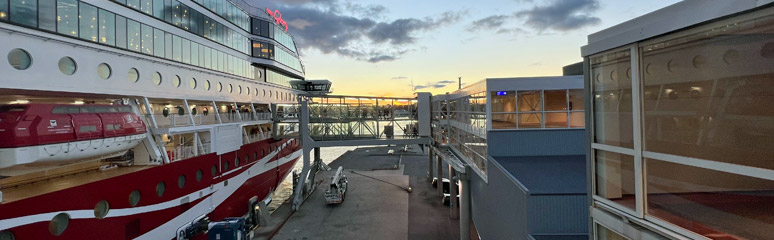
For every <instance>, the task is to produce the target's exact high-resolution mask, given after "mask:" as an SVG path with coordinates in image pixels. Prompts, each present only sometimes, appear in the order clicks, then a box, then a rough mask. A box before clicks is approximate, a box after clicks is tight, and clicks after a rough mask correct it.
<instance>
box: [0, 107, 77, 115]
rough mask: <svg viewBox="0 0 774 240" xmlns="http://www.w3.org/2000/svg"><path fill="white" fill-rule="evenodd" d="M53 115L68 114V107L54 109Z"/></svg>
mask: <svg viewBox="0 0 774 240" xmlns="http://www.w3.org/2000/svg"><path fill="white" fill-rule="evenodd" d="M22 109H23V108H22ZM0 112H2V109H0ZM51 113H55V114H63V113H67V107H54V109H53V110H51Z"/></svg>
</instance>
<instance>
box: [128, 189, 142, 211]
mask: <svg viewBox="0 0 774 240" xmlns="http://www.w3.org/2000/svg"><path fill="white" fill-rule="evenodd" d="M138 203H140V190H134V191H132V193H129V206H132V207H134V206H137V204H138Z"/></svg>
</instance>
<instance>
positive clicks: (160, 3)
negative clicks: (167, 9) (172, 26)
mask: <svg viewBox="0 0 774 240" xmlns="http://www.w3.org/2000/svg"><path fill="white" fill-rule="evenodd" d="M153 16H154V17H156V18H158V19H164V0H153Z"/></svg>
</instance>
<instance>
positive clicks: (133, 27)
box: [126, 19, 142, 52]
mask: <svg viewBox="0 0 774 240" xmlns="http://www.w3.org/2000/svg"><path fill="white" fill-rule="evenodd" d="M140 29H141V25H140V23H139V22H137V21H134V20H131V19H128V20H127V21H126V35H127V41H128V46H129V47H128V49H129V50H131V51H135V52H141V51H140V45H141V43H140V42H141V41H142V36H141V35H140Z"/></svg>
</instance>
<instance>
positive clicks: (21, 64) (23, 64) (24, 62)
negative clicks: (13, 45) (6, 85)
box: [8, 48, 32, 70]
mask: <svg viewBox="0 0 774 240" xmlns="http://www.w3.org/2000/svg"><path fill="white" fill-rule="evenodd" d="M8 63H9V64H11V67H13V68H15V69H18V70H25V69H27V68H29V67H30V65H32V57H31V56H30V54H29V53H28V52H27V51H24V50H22V49H19V48H17V49H14V50H11V52H9V53H8Z"/></svg>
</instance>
